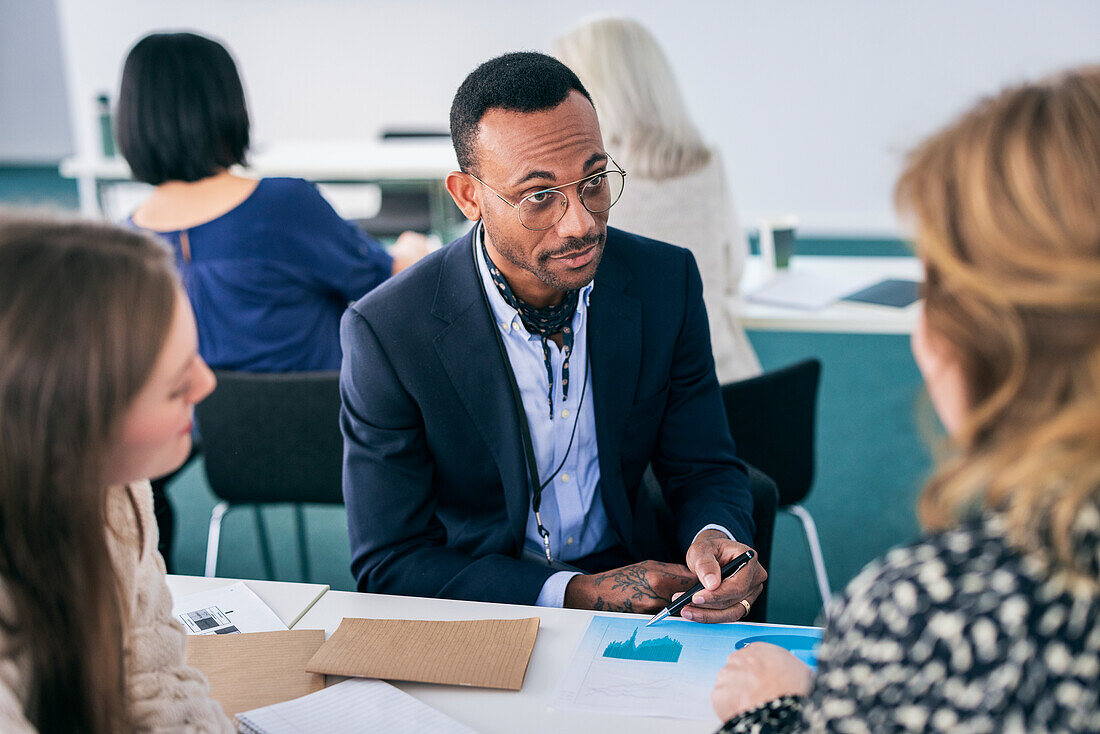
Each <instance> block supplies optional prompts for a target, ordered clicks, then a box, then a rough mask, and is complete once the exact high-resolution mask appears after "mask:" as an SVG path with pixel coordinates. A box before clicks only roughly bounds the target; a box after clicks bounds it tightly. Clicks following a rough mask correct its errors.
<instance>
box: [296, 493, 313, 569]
mask: <svg viewBox="0 0 1100 734" xmlns="http://www.w3.org/2000/svg"><path fill="white" fill-rule="evenodd" d="M294 515H295V520H296V521H297V522H296V523H295V524H296V525H297V526H298V560H299V562H300V563H301V564H302V580H303V581H305V582H306V583H309V582H310V581H311V579H310V575H309V542H308V540H307V539H306V511H305V508H304V507H302V505H301V503H297V504H295V505H294Z"/></svg>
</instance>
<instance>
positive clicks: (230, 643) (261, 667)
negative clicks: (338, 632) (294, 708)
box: [187, 630, 325, 716]
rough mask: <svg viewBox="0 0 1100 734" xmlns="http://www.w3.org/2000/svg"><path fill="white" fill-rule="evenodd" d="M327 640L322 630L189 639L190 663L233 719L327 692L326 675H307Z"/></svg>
mask: <svg viewBox="0 0 1100 734" xmlns="http://www.w3.org/2000/svg"><path fill="white" fill-rule="evenodd" d="M324 641H325V632H324V630H285V631H279V632H252V633H248V634H240V635H188V636H187V664H188V665H191V666H193V667H195V668H198V669H199V670H200V671H202V673H203V674H204V675H205V676H206V678H207V680H209V681H210V695H211V697H212V698H213V699H214V700H216V701H217V702H218V703H220V704H221V705H222V708H223V709H225V713H226V714H227V715H229V716H233V715H234V714H239V713H241V712H242V711H249V710H251V709H254V708H259V707H261V706H268V705H270V704H273V703H282V702H283V701H289V700H290V699H292V698H298V697H299V696H304V695H306V694H307V693H313V692H315V691H319V690H321V689H322V688H324V687H325V676H323V675H317V674H316V673H307V672H306V663H307V662H309V659H310V658H311V657H313V655H314V653H316V652H317V649H318V648H319V647H321V645H322V643H324Z"/></svg>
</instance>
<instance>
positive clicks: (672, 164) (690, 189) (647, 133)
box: [553, 18, 760, 384]
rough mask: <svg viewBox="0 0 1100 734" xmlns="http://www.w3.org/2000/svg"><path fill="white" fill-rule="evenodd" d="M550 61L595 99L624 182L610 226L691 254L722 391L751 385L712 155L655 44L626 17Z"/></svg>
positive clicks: (574, 36) (722, 179)
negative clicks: (739, 383) (733, 305)
mask: <svg viewBox="0 0 1100 734" xmlns="http://www.w3.org/2000/svg"><path fill="white" fill-rule="evenodd" d="M553 52H554V55H555V56H557V57H558V59H560V60H561V61H562V62H564V63H565V65H566V66H568V67H569V68H570V69H572V70H573V71H574V72H575V73H576V74H577V76H579V77H580V79H581V81H582V82H583V83H584V86H585V87H586V88H587V89H588V91H589V93H591V95H592V102H593V104H594V105H595V107H596V114H597V116H598V117H599V119H600V128H601V130H602V131H603V134H604V141H605V142H606V144H607V148H608V150H609V151H610V152H612V153H613V154H614V157H615V160H616V161H618V162H619V163H621V164H622V166H623V168H624V169H625V170H626V171H627V173H628V174H629V175H630V185H629V186H627V187H626V188H625V189H624V191H623V195H622V197H621V198H620V199H619V201H618V203H617V204H616V205H615V210H614V212H613V214H612V215H611V221H610V223H611V224H612V225H614V226H615V227H618V228H619V229H625V230H627V231H629V232H633V233H635V234H640V235H642V236H644V237H652V238H653V239H657V240H661V241H663V242H671V243H672V244H674V245H680V246H682V247H686V248H687V249H689V250H691V253H692V254H693V255H694V256H695V259H696V261H697V262H698V264H699V272H700V273H701V274H702V276H703V301H704V303H705V304H706V308H707V319H708V321H709V322H710V339H711V348H712V350H713V351H714V361H715V367H716V371H717V373H718V381H719V382H721V383H723V384H724V383H727V382H733V381H735V380H740V379H744V378H746V377H752V376H753V375H756V374H758V373H759V372H760V362H759V361H758V360H757V358H756V353H755V352H754V351H753V349H752V345H751V344H750V343H749V340H748V337H747V336H746V335H745V330H744V329H743V328H742V327H741V325H740V324H739V323H738V322H737V320H736V318H734V316H733V314H731V313H730V310H729V305H728V302H729V298H730V296H732V295H734V294H736V293H737V289H738V284H739V283H740V281H741V272H742V270H743V269H744V267H745V257H746V255H748V242H747V241H746V239H745V235H744V233H743V232H742V230H741V225H740V224H739V222H738V219H737V213H736V211H735V209H734V207H733V201H732V199H731V197H730V191H729V187H728V185H727V183H726V173H725V170H724V169H723V167H722V161H721V158H720V157H719V155H718V152H717V151H716V150H714V149H713V148H710V147H708V146H707V145H706V144H705V143H704V142H703V139H702V137H701V136H700V134H699V131H698V130H697V129H696V127H695V125H694V123H693V122H692V121H691V116H690V115H689V114H688V111H687V107H686V106H685V105H684V101H683V97H682V95H681V94H680V87H679V85H678V84H677V83H676V77H675V76H674V75H673V73H672V67H671V66H669V63H668V61H667V60H666V59H665V56H664V54H663V53H662V52H661V49H660V47H659V46H658V45H657V41H656V40H655V39H654V38H653V36H652V35H650V33H649V31H647V30H646V29H645V28H644V27H642V26H641V25H640V24H638V23H637V22H635V21H633V20H628V19H625V18H603V19H599V20H594V21H590V22H587V23H584V24H583V25H581V26H579V27H578V28H576V29H574V30H573V31H570V32H569V33H567V34H566V35H564V36H562V37H561V38H559V39H558V40H557V41H555V42H554V48H553Z"/></svg>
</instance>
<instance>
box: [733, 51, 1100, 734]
mask: <svg viewBox="0 0 1100 734" xmlns="http://www.w3.org/2000/svg"><path fill="white" fill-rule="evenodd" d="M896 200H897V203H898V206H899V209H900V210H901V211H902V212H904V213H905V214H908V215H911V217H912V219H913V220H914V223H915V234H916V247H917V252H918V253H919V255H920V257H921V260H922V261H923V262H924V268H925V280H924V313H923V316H922V319H921V321H920V324H919V325H918V327H917V329H916V331H915V332H914V333H913V355H914V357H915V358H916V361H917V365H918V366H919V367H920V370H921V373H922V374H923V376H924V380H925V383H926V384H927V386H928V394H929V396H930V397H931V399H932V405H933V406H934V407H935V409H936V412H937V413H938V414H939V416H940V418H941V420H942V422H943V425H944V427H945V428H946V429H947V431H948V433H949V434H950V437H951V441H952V443H953V448H954V456H952V457H951V458H950V459H949V460H948V461H947V462H946V463H944V464H943V465H942V466H941V467H940V468H939V470H938V471H937V473H936V474H935V475H934V476H933V477H932V478H931V479H930V480H929V482H928V485H927V486H926V487H925V489H924V492H923V493H922V495H921V498H920V504H919V514H920V519H921V523H922V525H923V526H924V527H925V529H926V530H927V531H928V532H929V534H928V536H927V537H926V538H924V539H923V540H921V541H919V542H917V543H914V544H911V545H908V546H903V547H901V548H897V549H895V550H893V551H891V552H890V553H889V554H887V556H886V557H885V558H884V559H882V560H880V561H877V562H875V563H873V564H871V565H870V566H868V567H867V568H866V569H865V570H864V571H863V573H861V574H860V575H859V576H858V577H857V578H856V579H855V580H854V581H852V583H851V584H850V585H849V586H848V589H847V591H846V593H845V595H844V597H843V598H842V599H841V600H840V601H839V602H838V603H836V604H834V606H833V608H832V610H831V613H830V615H829V622H828V626H827V627H826V630H825V638H824V640H823V641H822V644H821V648H820V650H819V655H818V658H819V666H818V670H817V674H816V676H815V675H812V674H811V673H810V670H809V669H808V668H807V667H806V666H805V665H803V664H802V663H801V662H799V661H798V660H797V659H795V658H794V657H793V656H792V655H791V654H790V653H788V652H786V651H785V650H782V649H780V648H778V647H774V646H772V645H766V644H753V645H749V646H747V647H745V648H744V649H742V650H738V651H736V652H734V653H733V654H732V655H731V656H730V658H729V663H728V664H727V666H726V668H725V669H724V670H723V671H722V672H721V673H720V674H719V676H718V686H717V688H716V689H715V691H714V694H713V696H712V698H713V701H714V705H715V710H716V711H717V712H718V714H719V716H720V717H721V718H723V719H732V720H731V721H729V723H728V724H727V725H726V727H725V729H724V730H723V731H726V732H761V731H767V732H785V731H811V732H851V733H852V734H858V733H860V732H867V733H868V734H872V733H873V734H879V733H880V732H951V733H952V734H959V733H961V732H975V733H977V732H996V733H998V734H1001V733H1004V734H1009V733H1011V732H1100V697H1098V696H1097V690H1098V689H1100V67H1091V68H1084V69H1079V70H1075V71H1070V72H1067V73H1064V74H1061V75H1058V76H1056V77H1053V78H1051V79H1048V80H1046V81H1042V82H1038V83H1034V84H1025V85H1022V86H1019V87H1016V88H1014V89H1009V90H1007V91H1005V92H1004V93H1002V94H1000V95H998V96H997V97H994V98H992V99H989V100H986V101H984V102H982V103H981V104H979V105H978V106H977V107H975V108H974V109H973V110H971V111H970V112H968V113H967V114H965V115H964V116H963V117H961V118H960V119H959V120H958V121H956V122H955V123H953V124H952V125H950V126H948V127H947V128H946V129H944V130H942V131H941V132H939V133H937V134H936V135H934V136H932V137H931V138H930V139H928V140H927V141H925V142H924V143H923V144H921V145H920V146H919V147H918V148H917V149H916V150H915V151H913V153H912V154H911V155H910V157H909V161H908V164H907V166H906V168H905V171H904V172H903V173H902V175H901V179H900V180H899V182H898V185H897V191H896Z"/></svg>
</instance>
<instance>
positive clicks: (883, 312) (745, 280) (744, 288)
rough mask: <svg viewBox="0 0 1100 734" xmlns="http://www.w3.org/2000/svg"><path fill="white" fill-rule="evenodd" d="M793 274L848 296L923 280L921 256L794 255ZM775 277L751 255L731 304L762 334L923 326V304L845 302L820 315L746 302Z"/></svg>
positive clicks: (896, 330) (887, 330)
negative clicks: (832, 285)
mask: <svg viewBox="0 0 1100 734" xmlns="http://www.w3.org/2000/svg"><path fill="white" fill-rule="evenodd" d="M790 269H791V272H806V273H812V274H814V275H817V276H820V277H823V278H828V279H830V280H833V281H835V282H838V283H843V284H845V285H847V286H850V288H849V289H848V292H849V293H851V292H854V291H856V290H859V289H860V288H865V287H866V286H869V285H872V284H874V283H876V282H878V281H880V280H883V279H884V278H902V279H908V280H917V281H919V280H923V277H924V274H923V270H922V268H921V264H920V260H918V259H917V258H915V257H822V256H807V255H801V256H794V257H792V258H791V265H790ZM770 277H772V274H771V273H768V272H766V271H765V269H764V267H763V262H762V261H761V259H760V257H759V256H755V255H754V256H752V257H749V258H748V260H747V261H746V263H745V271H744V274H743V275H742V278H741V293H740V294H739V295H738V296H736V297H734V298H731V299H730V300H729V302H728V304H727V305H728V307H729V309H730V313H731V315H732V316H733V317H734V318H735V319H737V320H738V321H740V322H741V325H742V326H744V327H745V328H746V329H750V330H751V329H757V330H761V331H813V332H836V333H856V334H910V333H912V331H913V327H914V326H915V325H916V323H917V317H918V315H919V314H920V307H921V302H920V301H917V302H916V303H913V304H911V305H909V306H907V307H905V308H893V307H891V306H876V305H874V304H869V303H852V302H848V301H840V302H838V303H834V304H832V305H830V306H826V307H825V308H821V309H818V310H815V311H808V310H800V309H797V308H784V307H782V306H772V305H767V304H762V303H754V302H752V301H751V300H748V299H747V298H746V294H749V293H751V292H752V291H753V290H755V289H756V288H758V287H760V286H761V285H763V284H764V283H766V282H767V280H768V279H769V278H770Z"/></svg>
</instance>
